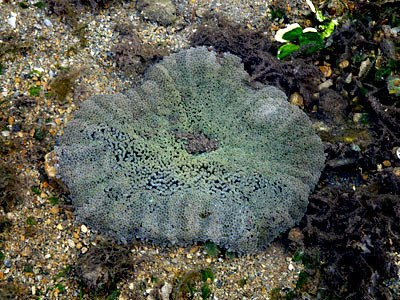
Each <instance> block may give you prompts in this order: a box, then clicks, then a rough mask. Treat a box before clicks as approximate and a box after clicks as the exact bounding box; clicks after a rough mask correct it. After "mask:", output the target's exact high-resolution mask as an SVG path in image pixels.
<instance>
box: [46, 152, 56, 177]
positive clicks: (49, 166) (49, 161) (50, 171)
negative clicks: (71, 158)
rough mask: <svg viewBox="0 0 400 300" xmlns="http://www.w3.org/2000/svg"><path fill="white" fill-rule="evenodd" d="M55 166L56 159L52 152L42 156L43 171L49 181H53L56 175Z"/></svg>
mask: <svg viewBox="0 0 400 300" xmlns="http://www.w3.org/2000/svg"><path fill="white" fill-rule="evenodd" d="M55 165H56V157H55V153H54V151H51V152H49V153H47V154H46V155H45V156H44V170H45V172H46V174H47V176H48V177H49V178H51V179H54V178H55V177H56V175H57V168H56V167H55Z"/></svg>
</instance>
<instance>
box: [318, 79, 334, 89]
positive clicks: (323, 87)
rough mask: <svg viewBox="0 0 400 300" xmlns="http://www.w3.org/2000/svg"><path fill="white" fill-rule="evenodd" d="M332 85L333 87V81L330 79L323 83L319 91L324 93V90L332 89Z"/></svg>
mask: <svg viewBox="0 0 400 300" xmlns="http://www.w3.org/2000/svg"><path fill="white" fill-rule="evenodd" d="M332 85H333V81H332V79H329V80H327V81H324V82H323V83H321V84H320V85H319V86H318V90H320V91H322V90H324V89H327V88H329V87H331V86H332Z"/></svg>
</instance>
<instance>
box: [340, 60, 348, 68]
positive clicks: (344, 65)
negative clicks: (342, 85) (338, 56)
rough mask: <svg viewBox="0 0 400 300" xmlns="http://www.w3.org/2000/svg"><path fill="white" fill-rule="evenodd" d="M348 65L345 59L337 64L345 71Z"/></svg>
mask: <svg viewBox="0 0 400 300" xmlns="http://www.w3.org/2000/svg"><path fill="white" fill-rule="evenodd" d="M349 65H350V63H349V61H348V60H347V59H345V60H343V61H341V62H340V63H339V68H341V69H346V68H347V67H348V66H349Z"/></svg>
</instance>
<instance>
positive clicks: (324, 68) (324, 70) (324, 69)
mask: <svg viewBox="0 0 400 300" xmlns="http://www.w3.org/2000/svg"><path fill="white" fill-rule="evenodd" d="M319 69H320V71H321V72H322V74H324V76H325V77H331V75H332V68H331V67H330V66H320V67H319Z"/></svg>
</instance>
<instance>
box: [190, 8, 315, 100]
mask: <svg viewBox="0 0 400 300" xmlns="http://www.w3.org/2000/svg"><path fill="white" fill-rule="evenodd" d="M207 20H208V21H207ZM191 45H192V46H212V47H213V48H214V49H215V50H216V51H219V52H230V53H233V54H235V55H238V56H239V57H241V58H242V61H243V64H244V67H245V70H246V71H247V72H248V73H249V74H250V76H251V78H252V80H253V81H260V82H263V83H268V84H272V85H275V86H277V87H279V88H280V89H282V90H284V91H285V93H286V94H287V95H291V94H293V93H295V92H299V93H300V94H301V95H302V96H303V97H304V100H305V104H306V106H308V107H309V106H311V104H312V103H313V94H314V93H316V92H318V83H319V80H320V79H321V76H322V74H321V72H320V71H319V70H318V69H317V68H316V67H315V66H314V65H313V64H312V63H310V58H307V59H300V58H298V59H294V60H292V61H279V60H278V59H277V58H276V53H277V47H276V46H275V45H274V44H273V43H271V42H270V41H268V39H267V38H266V36H265V35H264V34H263V30H258V31H255V30H252V29H249V28H246V27H243V26H241V25H239V24H233V23H231V22H229V21H228V20H226V19H225V18H223V17H219V16H218V17H215V16H213V15H208V16H206V21H205V22H204V23H203V24H202V25H201V26H200V27H199V29H198V30H197V31H196V32H195V33H194V34H193V35H192V36H191Z"/></svg>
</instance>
